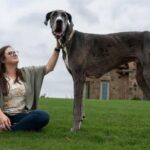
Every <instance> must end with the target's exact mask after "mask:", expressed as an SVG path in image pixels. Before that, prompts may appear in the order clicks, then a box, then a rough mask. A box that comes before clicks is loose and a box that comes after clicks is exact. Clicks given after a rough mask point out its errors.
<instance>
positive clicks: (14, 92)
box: [3, 78, 26, 115]
mask: <svg viewBox="0 0 150 150" xmlns="http://www.w3.org/2000/svg"><path fill="white" fill-rule="evenodd" d="M6 79H7V81H8V83H9V93H8V95H7V96H4V107H3V112H4V113H7V114H9V115H15V114H17V113H21V112H25V93H26V92H25V86H24V83H23V82H22V81H21V80H19V83H18V82H16V83H14V80H13V79H9V78H6Z"/></svg>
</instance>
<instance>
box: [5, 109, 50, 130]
mask: <svg viewBox="0 0 150 150" xmlns="http://www.w3.org/2000/svg"><path fill="white" fill-rule="evenodd" d="M8 117H9V119H10V121H11V123H12V126H11V131H39V130H40V129H42V128H43V127H44V126H46V125H47V124H48V122H49V115H48V113H47V112H44V111H40V110H33V111H31V112H28V113H20V114H17V115H13V116H9V115H8Z"/></svg>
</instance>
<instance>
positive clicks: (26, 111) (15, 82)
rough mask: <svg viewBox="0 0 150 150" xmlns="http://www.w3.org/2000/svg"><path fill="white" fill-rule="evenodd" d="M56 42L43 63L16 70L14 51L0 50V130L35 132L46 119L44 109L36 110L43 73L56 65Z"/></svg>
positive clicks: (17, 61) (57, 53)
mask: <svg viewBox="0 0 150 150" xmlns="http://www.w3.org/2000/svg"><path fill="white" fill-rule="evenodd" d="M59 51H60V45H59V43H58V41H57V46H56V48H55V49H54V52H53V54H52V56H51V57H50V59H49V61H48V63H47V64H46V65H43V66H37V67H35V66H32V67H24V68H21V69H19V68H18V63H19V58H18V55H17V51H15V50H14V49H13V48H12V47H11V46H9V45H8V46H4V47H2V48H1V49H0V131H39V130H40V129H41V128H43V127H44V126H45V125H47V124H48V122H49V115H48V113H47V112H44V111H41V110H37V103H38V99H39V95H40V90H41V86H42V82H43V78H44V76H45V75H46V74H47V73H49V72H50V71H52V70H53V69H54V67H55V65H56V62H57V59H58V56H59Z"/></svg>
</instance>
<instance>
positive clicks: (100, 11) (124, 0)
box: [0, 0, 150, 98]
mask: <svg viewBox="0 0 150 150" xmlns="http://www.w3.org/2000/svg"><path fill="white" fill-rule="evenodd" d="M55 9H62V10H66V11H68V12H69V13H70V14H71V15H72V18H73V23H74V28H75V29H76V30H79V31H82V32H89V33H99V34H107V33H113V32H122V31H145V30H150V1H149V0H104V1H101V0H0V47H2V46H4V45H8V44H9V45H11V46H12V47H13V48H14V49H15V50H18V51H19V58H20V64H19V67H23V66H31V65H34V66H38V65H43V64H46V63H47V61H48V59H49V57H50V56H51V54H52V52H53V48H54V46H55V39H54V37H53V35H52V33H51V30H50V28H49V27H46V26H45V25H44V24H43V22H44V20H45V14H46V13H47V12H49V11H52V10H55ZM44 93H46V95H47V96H49V97H63V98H72V97H73V82H72V77H71V76H70V74H69V73H68V71H67V69H66V67H65V65H64V62H63V60H62V55H61V54H60V57H59V60H58V63H57V66H56V68H55V70H54V71H53V72H51V73H49V74H48V75H47V76H46V77H45V79H44V84H43V87H42V91H41V94H44Z"/></svg>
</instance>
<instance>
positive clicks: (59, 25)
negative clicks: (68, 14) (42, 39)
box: [53, 20, 63, 39]
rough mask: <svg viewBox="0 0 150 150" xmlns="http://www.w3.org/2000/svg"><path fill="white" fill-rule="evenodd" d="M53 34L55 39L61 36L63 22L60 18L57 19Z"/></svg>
mask: <svg viewBox="0 0 150 150" xmlns="http://www.w3.org/2000/svg"><path fill="white" fill-rule="evenodd" d="M53 34H54V36H55V37H56V38H57V39H60V38H61V36H62V35H63V22H62V21H61V20H57V22H56V28H55V30H54V32H53Z"/></svg>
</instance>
